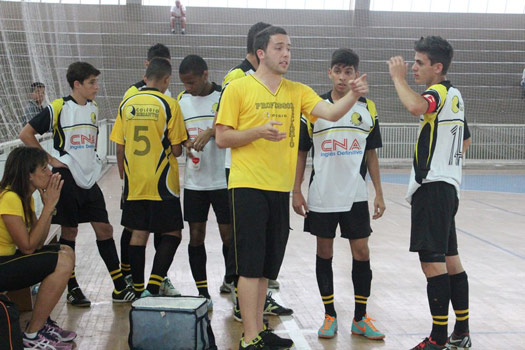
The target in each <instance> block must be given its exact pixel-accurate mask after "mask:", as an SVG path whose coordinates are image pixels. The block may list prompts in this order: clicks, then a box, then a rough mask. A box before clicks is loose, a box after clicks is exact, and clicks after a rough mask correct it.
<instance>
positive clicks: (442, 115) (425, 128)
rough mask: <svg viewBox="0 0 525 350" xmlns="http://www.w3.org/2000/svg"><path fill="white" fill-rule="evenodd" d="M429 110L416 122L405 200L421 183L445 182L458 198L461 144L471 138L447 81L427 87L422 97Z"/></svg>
mask: <svg viewBox="0 0 525 350" xmlns="http://www.w3.org/2000/svg"><path fill="white" fill-rule="evenodd" d="M422 96H423V98H424V99H425V100H426V101H427V102H428V109H427V111H426V113H425V114H423V115H422V116H421V117H420V118H419V124H420V126H419V134H418V139H417V144H416V149H415V152H414V161H413V166H412V174H411V176H410V182H409V185H408V193H407V200H408V201H409V202H411V201H412V194H414V192H415V191H416V190H417V189H418V188H419V186H421V185H422V184H424V183H428V182H436V181H444V182H447V183H449V184H451V185H454V186H455V187H456V191H457V193H458V196H459V185H460V183H461V166H462V163H463V162H462V160H463V140H466V139H468V138H469V137H470V131H469V130H468V125H467V123H466V120H465V109H464V104H463V98H462V97H461V93H460V92H459V90H458V89H457V88H455V87H454V86H452V84H451V83H450V82H449V81H442V82H441V83H439V84H434V85H432V86H430V87H429V88H428V89H427V90H426V91H425V92H423V94H422Z"/></svg>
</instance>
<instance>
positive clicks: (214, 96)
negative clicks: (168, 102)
mask: <svg viewBox="0 0 525 350" xmlns="http://www.w3.org/2000/svg"><path fill="white" fill-rule="evenodd" d="M213 86H214V89H213V92H212V93H211V94H209V95H208V96H192V95H191V94H188V93H186V92H185V91H183V92H182V93H181V94H180V95H179V98H178V100H179V105H180V109H181V111H182V114H183V116H184V124H185V125H186V130H187V132H188V136H189V138H190V139H195V137H197V135H198V134H200V133H201V132H203V131H204V130H206V129H209V128H213V119H214V117H215V112H216V111H217V105H218V103H219V97H220V95H221V87H220V86H218V85H216V84H215V83H213ZM224 155H225V150H224V149H220V148H219V147H217V144H216V143H215V138H214V137H212V138H211V139H210V141H208V143H207V144H206V146H205V147H204V149H203V150H202V153H201V155H200V157H201V161H200V163H201V164H200V168H199V169H193V168H192V167H190V166H189V164H190V163H191V161H192V160H191V159H190V158H186V164H187V165H186V169H185V171H184V188H187V189H190V190H197V191H211V190H219V189H224V188H226V187H227V186H226V174H225V173H224Z"/></svg>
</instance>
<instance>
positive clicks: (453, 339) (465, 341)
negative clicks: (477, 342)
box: [445, 332, 472, 350]
mask: <svg viewBox="0 0 525 350" xmlns="http://www.w3.org/2000/svg"><path fill="white" fill-rule="evenodd" d="M445 346H446V347H447V349H453V350H464V349H470V348H471V347H472V341H471V340H470V334H469V333H465V334H463V335H456V334H455V333H454V332H452V334H451V335H450V337H448V339H447V343H446V344H445Z"/></svg>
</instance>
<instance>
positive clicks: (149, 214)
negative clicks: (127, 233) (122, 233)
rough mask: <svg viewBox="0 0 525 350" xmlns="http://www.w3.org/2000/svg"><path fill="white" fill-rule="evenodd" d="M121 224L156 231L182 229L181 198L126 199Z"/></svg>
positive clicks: (163, 231)
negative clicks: (154, 199) (157, 199)
mask: <svg viewBox="0 0 525 350" xmlns="http://www.w3.org/2000/svg"><path fill="white" fill-rule="evenodd" d="M120 224H121V225H122V226H124V227H127V228H129V229H131V230H141V231H148V232H155V233H166V232H173V231H180V230H182V229H183V228H184V223H183V222H182V211H181V208H180V200H179V199H178V198H175V199H170V200H165V201H146V200H143V201H124V203H123V204H122V219H121V221H120Z"/></svg>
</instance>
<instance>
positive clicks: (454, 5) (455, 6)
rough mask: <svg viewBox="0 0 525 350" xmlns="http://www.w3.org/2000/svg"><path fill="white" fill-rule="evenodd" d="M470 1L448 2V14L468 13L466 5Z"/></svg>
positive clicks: (454, 0) (455, 0) (456, 0)
mask: <svg viewBox="0 0 525 350" xmlns="http://www.w3.org/2000/svg"><path fill="white" fill-rule="evenodd" d="M469 2H470V0H452V1H451V2H450V10H449V11H450V12H459V13H463V12H468V4H469Z"/></svg>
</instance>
